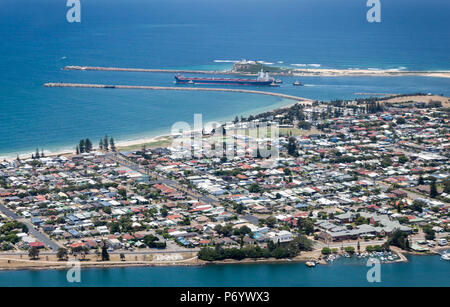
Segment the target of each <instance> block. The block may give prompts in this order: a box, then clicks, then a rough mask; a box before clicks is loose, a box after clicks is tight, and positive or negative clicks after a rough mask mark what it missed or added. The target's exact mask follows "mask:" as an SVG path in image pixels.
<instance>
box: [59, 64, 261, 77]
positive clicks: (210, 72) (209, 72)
mask: <svg viewBox="0 0 450 307" xmlns="http://www.w3.org/2000/svg"><path fill="white" fill-rule="evenodd" d="M64 70H93V71H124V72H155V73H175V74H182V73H188V74H207V75H245V76H256V75H257V74H252V73H244V72H235V71H231V70H223V71H221V70H192V69H153V68H120V67H100V66H66V67H64Z"/></svg>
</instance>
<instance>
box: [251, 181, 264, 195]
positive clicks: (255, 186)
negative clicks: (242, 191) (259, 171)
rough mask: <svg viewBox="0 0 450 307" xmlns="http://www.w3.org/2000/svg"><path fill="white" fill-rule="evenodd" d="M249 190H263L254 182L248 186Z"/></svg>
mask: <svg viewBox="0 0 450 307" xmlns="http://www.w3.org/2000/svg"><path fill="white" fill-rule="evenodd" d="M248 191H249V192H250V193H260V192H261V191H262V189H261V187H260V186H259V185H258V184H257V183H252V184H251V185H250V186H249V187H248Z"/></svg>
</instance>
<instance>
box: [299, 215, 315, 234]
mask: <svg viewBox="0 0 450 307" xmlns="http://www.w3.org/2000/svg"><path fill="white" fill-rule="evenodd" d="M297 227H298V229H299V230H300V231H301V232H303V233H304V234H306V235H310V234H312V233H314V223H313V222H312V220H311V219H309V218H299V219H298V221H297Z"/></svg>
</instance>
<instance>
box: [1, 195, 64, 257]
mask: <svg viewBox="0 0 450 307" xmlns="http://www.w3.org/2000/svg"><path fill="white" fill-rule="evenodd" d="M0 211H1V212H2V213H3V214H5V215H6V216H8V217H10V218H12V219H14V220H17V221H19V222H21V223H24V224H25V225H27V227H28V233H29V234H30V235H32V236H33V237H35V238H36V239H37V240H38V241H40V242H42V243H44V244H45V246H47V247H48V248H50V249H52V250H53V251H57V250H58V248H60V247H61V246H60V245H58V244H57V243H56V242H55V241H53V240H52V239H50V238H49V237H48V236H47V235H46V234H45V233H43V232H40V231H39V230H37V229H36V228H35V227H34V225H33V224H31V223H30V222H29V221H28V220H27V219H24V218H21V217H20V216H18V215H17V214H16V213H14V212H12V211H11V210H9V209H8V208H7V207H6V206H5V205H4V204H3V203H1V202H0Z"/></svg>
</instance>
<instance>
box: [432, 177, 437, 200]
mask: <svg viewBox="0 0 450 307" xmlns="http://www.w3.org/2000/svg"><path fill="white" fill-rule="evenodd" d="M437 195H438V191H437V187H436V180H432V181H431V183H430V197H431V198H436V196H437Z"/></svg>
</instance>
